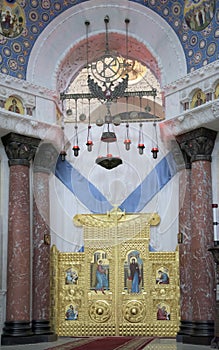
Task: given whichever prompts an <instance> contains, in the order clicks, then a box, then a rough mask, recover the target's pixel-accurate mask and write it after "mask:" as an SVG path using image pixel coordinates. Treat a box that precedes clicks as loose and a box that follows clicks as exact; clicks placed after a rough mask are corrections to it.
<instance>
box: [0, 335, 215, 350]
mask: <svg viewBox="0 0 219 350" xmlns="http://www.w3.org/2000/svg"><path fill="white" fill-rule="evenodd" d="M70 341H72V338H64V337H60V338H59V339H58V340H57V341H56V342H52V343H39V344H29V345H13V346H1V345H0V349H1V350H46V349H48V348H50V347H52V346H57V345H62V344H65V343H68V342H70ZM145 349H146V350H207V349H211V347H210V346H200V345H190V344H182V343H177V342H176V341H175V339H155V340H153V341H152V342H151V343H150V344H148V345H147V347H146V348H145Z"/></svg>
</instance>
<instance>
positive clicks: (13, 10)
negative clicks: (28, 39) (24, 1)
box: [0, 0, 26, 38]
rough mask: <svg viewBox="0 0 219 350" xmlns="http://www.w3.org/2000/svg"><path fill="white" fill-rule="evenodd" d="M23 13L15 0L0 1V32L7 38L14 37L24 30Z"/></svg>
mask: <svg viewBox="0 0 219 350" xmlns="http://www.w3.org/2000/svg"><path fill="white" fill-rule="evenodd" d="M25 22H26V20H25V14H24V11H23V9H22V7H21V6H20V5H18V4H17V2H16V1H13V0H12V1H6V0H4V1H1V3H0V33H1V35H3V36H5V37H7V38H16V37H18V36H19V35H21V33H22V32H23V30H24V26H25Z"/></svg>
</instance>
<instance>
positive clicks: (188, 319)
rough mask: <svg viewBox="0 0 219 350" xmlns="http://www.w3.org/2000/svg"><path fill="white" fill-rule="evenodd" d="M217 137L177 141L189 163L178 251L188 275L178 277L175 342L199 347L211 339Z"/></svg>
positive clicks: (202, 132) (192, 135) (203, 133)
mask: <svg viewBox="0 0 219 350" xmlns="http://www.w3.org/2000/svg"><path fill="white" fill-rule="evenodd" d="M216 134H217V133H216V132H215V131H213V130H210V129H206V128H199V129H196V130H193V131H191V132H188V133H186V134H183V135H179V136H177V138H176V139H177V142H178V143H179V145H180V148H181V151H182V153H183V154H184V155H185V159H186V160H187V163H188V162H189V163H191V175H190V176H191V178H190V179H189V183H190V184H189V183H188V186H189V187H190V188H189V189H188V190H187V191H189V193H188V196H190V208H189V204H188V203H189V198H188V200H186V202H185V208H186V209H185V215H182V216H181V220H180V225H181V228H182V227H184V228H185V227H188V230H187V235H185V234H184V235H183V239H184V241H183V242H184V243H183V244H184V247H185V251H184V249H183V247H181V248H180V262H181V263H182V264H183V270H185V271H186V270H189V272H188V274H189V275H187V272H183V273H181V276H180V277H181V279H180V284H181V286H183V287H181V292H182V297H181V298H182V299H181V300H182V304H181V307H182V308H183V309H182V310H181V315H182V321H181V327H180V331H179V335H180V337H179V339H178V340H179V341H182V342H184V343H193V344H201V345H205V344H210V343H211V340H212V338H213V336H214V319H215V292H214V289H215V266H214V261H213V257H212V255H211V253H210V252H209V251H208V249H209V248H210V247H212V246H213V239H214V237H213V213H212V180H211V153H212V151H213V147H214V142H215V139H216ZM190 213H191V214H190ZM182 254H183V255H185V258H184V257H183V256H182ZM181 271H182V267H181ZM188 277H189V278H188ZM189 279H190V281H188V280H189ZM186 287H187V288H186Z"/></svg>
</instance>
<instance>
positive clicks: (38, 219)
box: [32, 143, 58, 341]
mask: <svg viewBox="0 0 219 350" xmlns="http://www.w3.org/2000/svg"><path fill="white" fill-rule="evenodd" d="M57 157H58V153H57V151H56V150H55V149H54V147H52V145H50V144H47V143H45V144H42V145H41V146H40V147H39V150H38V152H37V154H36V157H35V159H34V166H33V171H34V205H33V294H32V295H33V297H32V298H33V311H32V313H33V321H32V324H33V331H34V333H35V334H38V335H48V334H50V335H52V334H53V333H52V331H51V329H50V322H49V318H50V205H49V200H50V199H49V178H50V173H51V171H52V170H53V169H52V168H53V167H54V165H55V163H56V160H57ZM48 340H49V341H52V340H54V339H51V336H50V338H49V339H48Z"/></svg>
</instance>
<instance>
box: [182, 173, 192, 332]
mask: <svg viewBox="0 0 219 350" xmlns="http://www.w3.org/2000/svg"><path fill="white" fill-rule="evenodd" d="M179 185H180V186H179V188H180V192H179V206H180V211H179V234H180V237H181V244H179V264H180V296H181V298H180V307H181V323H182V324H183V327H186V328H187V321H188V320H192V269H191V206H190V203H191V192H190V188H191V169H190V168H185V169H183V170H181V171H180V182H179Z"/></svg>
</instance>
